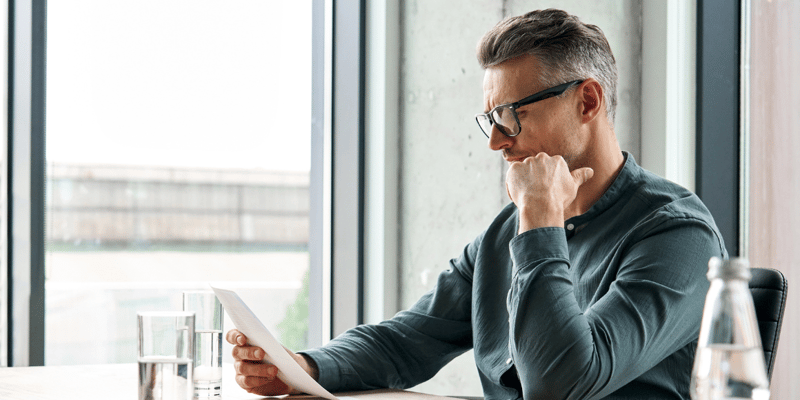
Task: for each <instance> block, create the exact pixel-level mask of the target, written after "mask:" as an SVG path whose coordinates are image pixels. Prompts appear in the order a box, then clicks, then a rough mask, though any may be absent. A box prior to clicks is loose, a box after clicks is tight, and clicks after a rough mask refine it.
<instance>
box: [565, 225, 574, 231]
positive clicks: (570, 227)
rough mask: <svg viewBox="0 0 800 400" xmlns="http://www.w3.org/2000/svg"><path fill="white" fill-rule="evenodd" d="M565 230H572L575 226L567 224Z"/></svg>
mask: <svg viewBox="0 0 800 400" xmlns="http://www.w3.org/2000/svg"><path fill="white" fill-rule="evenodd" d="M567 229H568V230H573V229H575V225H572V224H568V225H567Z"/></svg>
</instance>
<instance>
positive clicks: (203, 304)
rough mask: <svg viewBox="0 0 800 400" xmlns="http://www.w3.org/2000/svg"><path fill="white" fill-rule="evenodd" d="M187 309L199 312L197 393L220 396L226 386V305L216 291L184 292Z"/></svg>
mask: <svg viewBox="0 0 800 400" xmlns="http://www.w3.org/2000/svg"><path fill="white" fill-rule="evenodd" d="M183 311H188V312H194V313H195V325H194V329H195V330H194V332H195V348H194V349H195V350H194V395H195V397H198V398H202V397H217V396H220V395H221V389H222V318H223V310H222V304H220V302H219V300H217V296H216V295H214V292H212V291H186V292H183Z"/></svg>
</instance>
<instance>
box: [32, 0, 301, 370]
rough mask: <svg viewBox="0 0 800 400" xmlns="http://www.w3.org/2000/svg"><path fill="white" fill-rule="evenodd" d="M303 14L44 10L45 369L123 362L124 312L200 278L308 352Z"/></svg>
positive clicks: (127, 329) (172, 7)
mask: <svg viewBox="0 0 800 400" xmlns="http://www.w3.org/2000/svg"><path fill="white" fill-rule="evenodd" d="M311 17H312V9H311V3H310V2H282V3H273V2H263V1H258V0H254V1H240V2H237V3H236V4H235V5H226V6H224V7H219V6H215V5H214V4H213V3H211V2H195V1H170V2H158V1H146V2H126V1H118V0H115V1H108V0H81V1H71V2H49V3H48V10H47V37H48V40H47V115H46V119H47V144H46V146H47V157H46V159H47V181H46V199H47V204H46V213H45V215H46V227H45V232H46V259H45V278H46V280H45V296H44V297H45V301H46V303H45V324H44V325H45V363H46V364H48V365H58V364H84V363H87V364H88V363H114V362H131V361H133V360H134V357H135V346H136V345H135V343H136V340H135V332H136V327H135V324H136V322H135V321H136V319H135V316H136V312H137V311H143V310H158V309H176V308H180V293H181V291H182V290H188V289H198V288H207V287H208V286H207V284H208V283H209V282H217V283H218V284H219V285H222V286H224V287H228V288H232V289H234V290H236V291H237V292H239V293H240V295H241V296H242V297H243V298H244V299H245V301H247V302H248V304H249V305H250V306H251V308H253V310H254V311H255V312H256V313H257V314H258V315H259V316H261V318H262V320H263V322H264V323H265V325H266V326H267V327H268V328H270V330H271V331H273V332H274V333H276V334H277V336H279V339H281V340H282V341H283V342H284V343H285V344H286V345H287V347H290V348H293V349H295V350H299V349H301V348H305V347H306V346H307V344H308V340H307V335H308V326H307V324H308V321H309V319H308V315H309V311H308V310H309V306H308V302H309V299H308V295H309V290H308V284H309V264H310V263H309V253H308V242H309V204H310V188H309V185H310V177H309V173H310V169H311V159H310V154H311V151H310V146H311V123H310V121H311V94H312V90H311V85H312V81H311V76H312V67H311V55H312V52H311V46H312V36H311V35H312V26H311V21H312V18H311ZM76 321H80V322H81V324H82V325H84V326H92V327H93V328H92V330H93V335H86V332H85V331H83V330H82V331H75V330H74V327H75V326H76ZM231 327H232V325H227V326H226V327H225V329H229V328H231ZM225 354H226V357H230V356H229V352H225Z"/></svg>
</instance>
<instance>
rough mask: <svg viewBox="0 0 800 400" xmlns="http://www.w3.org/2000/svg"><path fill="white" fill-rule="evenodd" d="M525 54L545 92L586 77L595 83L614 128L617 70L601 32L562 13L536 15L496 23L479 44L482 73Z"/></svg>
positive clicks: (551, 12)
mask: <svg viewBox="0 0 800 400" xmlns="http://www.w3.org/2000/svg"><path fill="white" fill-rule="evenodd" d="M528 54H529V55H532V56H534V57H536V60H537V61H538V62H539V64H540V65H541V67H542V68H541V69H540V70H539V71H535V73H536V75H534V78H537V79H538V81H539V82H541V84H542V85H545V87H552V86H556V85H560V84H562V83H565V82H569V81H573V80H579V79H586V78H594V79H596V80H597V81H598V82H600V85H601V86H602V87H603V92H604V95H603V97H605V100H606V113H607V114H608V120H609V121H610V122H611V124H612V125H613V123H614V112H615V110H616V108H617V66H616V62H615V61H614V55H613V54H612V53H611V46H609V45H608V41H607V40H606V37H605V35H603V31H602V30H600V28H598V27H597V26H595V25H589V24H585V23H583V22H581V21H580V20H579V19H578V17H576V16H574V15H570V14H567V13H566V12H564V11H561V10H555V9H548V10H537V11H531V12H529V13H527V14H525V15H521V16H517V17H509V18H506V19H504V20H502V21H500V22H499V23H498V24H497V25H495V27H494V28H492V29H491V30H490V31H489V32H486V34H485V35H484V36H483V38H481V40H480V42H478V62H480V64H481V67H483V68H484V69H486V68H489V67H492V66H495V65H497V64H500V63H502V62H504V61H507V60H510V59H512V58H516V57H519V56H522V55H528Z"/></svg>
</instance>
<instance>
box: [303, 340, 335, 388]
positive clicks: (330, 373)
mask: <svg viewBox="0 0 800 400" xmlns="http://www.w3.org/2000/svg"><path fill="white" fill-rule="evenodd" d="M298 354H303V355H306V356H307V357H309V358H311V359H312V360H314V362H315V363H316V364H317V372H318V373H319V379H318V380H317V382H318V383H319V385H320V386H322V387H323V388H325V390H327V391H335V390H337V389H338V387H339V386H340V385H341V382H342V374H341V371H340V370H339V364H338V363H337V362H336V361H335V360H334V359H333V357H331V356H330V354H328V353H326V352H325V351H323V350H321V349H311V350H304V351H300V352H298Z"/></svg>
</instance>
